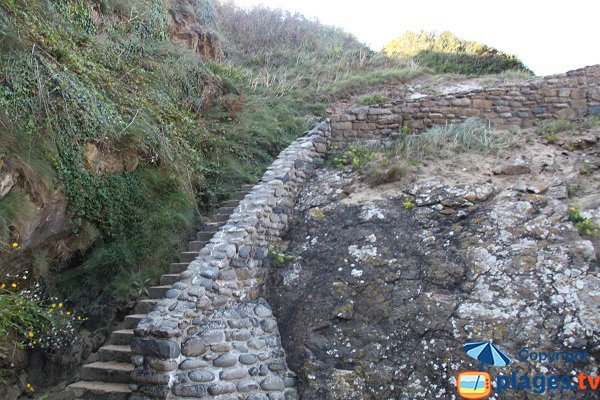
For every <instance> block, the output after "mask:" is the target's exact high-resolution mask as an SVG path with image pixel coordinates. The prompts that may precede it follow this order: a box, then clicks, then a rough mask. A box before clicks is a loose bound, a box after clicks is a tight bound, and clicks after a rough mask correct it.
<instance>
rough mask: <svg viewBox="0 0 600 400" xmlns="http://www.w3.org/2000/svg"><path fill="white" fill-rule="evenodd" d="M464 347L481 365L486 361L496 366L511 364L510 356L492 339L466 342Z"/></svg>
mask: <svg viewBox="0 0 600 400" xmlns="http://www.w3.org/2000/svg"><path fill="white" fill-rule="evenodd" d="M463 349H464V350H465V352H466V353H467V355H468V356H469V357H471V358H474V359H476V360H477V361H479V362H480V363H481V364H480V367H481V366H483V364H484V363H485V364H488V365H492V366H494V367H506V366H507V365H508V364H510V358H508V356H507V355H506V354H504V353H503V352H502V350H500V349H499V348H498V347H496V346H495V345H494V344H492V342H491V341H487V342H472V343H465V344H464V345H463Z"/></svg>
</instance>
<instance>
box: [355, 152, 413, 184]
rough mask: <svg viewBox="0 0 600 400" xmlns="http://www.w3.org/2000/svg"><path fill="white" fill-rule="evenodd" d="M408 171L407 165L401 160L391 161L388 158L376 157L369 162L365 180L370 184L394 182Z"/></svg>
mask: <svg viewBox="0 0 600 400" xmlns="http://www.w3.org/2000/svg"><path fill="white" fill-rule="evenodd" d="M407 173H408V166H407V165H406V163H405V162H403V161H392V160H390V159H388V158H383V159H378V160H377V161H374V162H372V163H370V164H369V166H368V167H367V170H366V171H365V173H364V175H365V180H366V181H367V183H368V184H369V185H371V186H378V185H383V184H386V183H392V182H396V181H398V180H400V179H402V178H403V177H405V176H406V175H407Z"/></svg>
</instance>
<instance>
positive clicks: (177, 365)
mask: <svg viewBox="0 0 600 400" xmlns="http://www.w3.org/2000/svg"><path fill="white" fill-rule="evenodd" d="M330 135H331V130H330V127H329V124H328V123H321V124H319V125H318V126H316V127H315V128H314V129H313V130H311V131H310V132H308V133H307V135H306V136H304V137H301V138H299V139H298V140H296V141H295V142H293V143H292V144H291V145H290V146H289V147H288V148H287V149H285V150H284V151H282V152H281V154H280V155H279V157H278V158H277V160H276V161H275V162H274V163H273V164H272V165H271V166H270V167H269V168H268V170H267V172H266V173H265V174H264V175H263V177H262V179H261V181H260V182H259V183H258V184H257V185H256V186H254V188H253V190H252V192H251V193H249V194H248V195H247V196H246V197H245V199H244V200H242V201H241V202H240V204H239V206H238V207H237V209H236V210H235V211H234V213H233V214H232V215H231V217H230V219H229V221H228V222H227V224H225V225H224V226H223V227H222V228H221V230H220V231H219V232H217V233H216V234H215V236H214V237H213V238H212V239H211V240H210V242H209V243H208V244H207V245H206V246H205V247H204V248H203V249H202V250H201V252H200V254H199V256H198V258H197V259H196V260H195V261H193V262H192V263H190V265H189V266H188V269H187V271H185V272H183V273H182V275H181V278H182V280H181V281H180V282H177V283H175V284H174V285H173V289H171V290H169V291H168V292H167V293H166V295H165V299H163V300H162V301H161V303H160V304H159V305H158V306H157V307H156V308H155V310H154V311H152V312H151V313H150V314H149V315H148V317H147V318H145V319H143V320H142V321H140V323H139V325H138V327H137V329H135V338H134V340H133V343H132V351H133V353H134V356H133V360H132V361H133V363H134V364H135V366H136V368H135V370H134V372H133V379H134V381H135V382H136V387H135V388H134V389H135V390H134V394H133V395H132V396H131V399H135V400H142V399H191V398H206V399H243V400H259V399H264V400H279V399H281V400H291V399H297V398H298V394H297V391H296V383H295V377H294V375H293V373H292V372H291V371H290V370H289V369H288V367H287V364H286V360H285V353H284V350H283V348H282V346H281V339H280V335H279V330H278V328H277V321H276V320H275V317H274V316H273V313H272V311H271V308H270V307H269V305H268V304H267V302H266V301H265V300H264V299H263V298H261V297H260V291H261V288H262V285H263V283H264V280H265V277H266V275H267V269H268V267H269V257H268V254H269V247H270V246H271V245H273V244H275V243H277V242H278V241H279V240H280V238H281V236H282V235H283V233H284V232H285V230H286V229H287V226H288V218H289V217H290V215H291V212H292V208H293V206H294V204H295V202H296V199H297V196H298V194H299V193H300V190H301V189H302V187H303V184H304V183H305V182H306V180H307V178H308V177H310V175H311V174H312V173H313V171H314V169H315V167H317V166H318V165H319V164H320V163H321V162H322V158H323V156H324V155H325V153H326V152H327V141H328V140H329V137H330Z"/></svg>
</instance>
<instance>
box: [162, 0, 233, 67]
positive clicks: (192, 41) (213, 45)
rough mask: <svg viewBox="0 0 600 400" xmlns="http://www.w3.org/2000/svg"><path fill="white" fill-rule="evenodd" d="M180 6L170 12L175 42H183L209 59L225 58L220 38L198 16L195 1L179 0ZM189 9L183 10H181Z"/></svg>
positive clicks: (171, 29)
mask: <svg viewBox="0 0 600 400" xmlns="http://www.w3.org/2000/svg"><path fill="white" fill-rule="evenodd" d="M175 3H176V4H177V5H178V6H179V7H176V8H174V9H172V10H171V11H170V12H169V16H168V24H169V36H170V38H171V40H172V41H174V42H181V43H183V44H184V45H185V46H186V47H187V48H188V49H190V50H192V51H194V52H196V53H198V54H199V55H201V56H202V57H204V58H206V59H208V60H215V59H216V60H221V59H223V56H224V55H223V48H222V47H221V44H220V43H219V40H218V38H217V37H216V36H215V34H214V33H212V32H211V31H210V30H209V29H208V28H207V27H206V26H203V25H202V24H201V23H200V22H199V21H198V18H197V17H196V15H195V13H193V11H195V3H196V2H195V1H188V0H179V1H178V2H175ZM182 9H183V10H189V12H182V11H181V10H182Z"/></svg>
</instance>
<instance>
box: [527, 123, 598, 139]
mask: <svg viewBox="0 0 600 400" xmlns="http://www.w3.org/2000/svg"><path fill="white" fill-rule="evenodd" d="M596 126H600V118H599V117H591V118H584V119H578V120H571V119H565V118H560V119H549V120H545V121H540V122H538V123H537V125H536V127H537V131H538V133H539V134H540V135H542V136H544V137H546V139H547V140H548V142H550V143H556V141H557V140H558V134H559V133H568V132H570V133H579V132H581V131H585V130H587V129H590V128H593V127H596Z"/></svg>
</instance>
